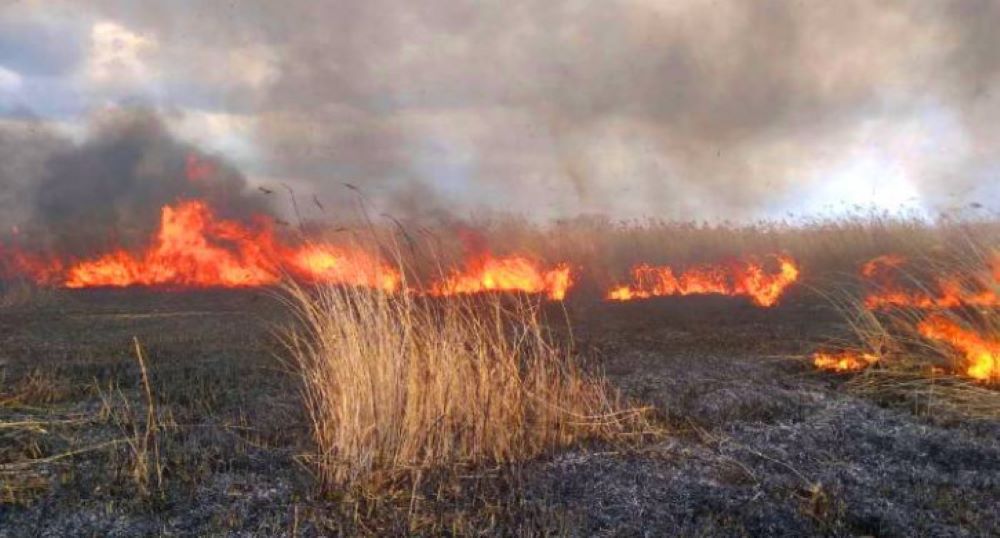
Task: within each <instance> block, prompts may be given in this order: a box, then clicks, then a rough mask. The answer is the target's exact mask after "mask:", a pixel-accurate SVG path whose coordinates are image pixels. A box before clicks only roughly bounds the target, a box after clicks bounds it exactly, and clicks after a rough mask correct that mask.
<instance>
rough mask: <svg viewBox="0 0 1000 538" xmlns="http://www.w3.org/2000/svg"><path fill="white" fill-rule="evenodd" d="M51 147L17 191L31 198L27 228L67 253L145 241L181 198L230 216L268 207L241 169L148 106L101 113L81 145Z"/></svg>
mask: <svg viewBox="0 0 1000 538" xmlns="http://www.w3.org/2000/svg"><path fill="white" fill-rule="evenodd" d="M50 146H55V147H54V148H50V150H49V151H48V152H47V155H45V157H44V159H41V160H40V161H41V162H35V163H34V164H33V168H34V170H26V171H25V172H26V174H28V175H30V173H32V172H34V173H35V174H37V176H36V177H35V178H34V179H33V180H30V179H29V180H27V181H26V182H25V184H24V185H22V186H21V187H20V188H18V189H17V192H16V196H18V197H20V199H21V200H24V201H26V202H27V203H26V207H25V211H26V212H27V215H25V216H26V219H25V221H26V222H25V224H24V225H23V227H22V228H21V233H22V234H23V235H26V236H28V237H30V238H31V239H32V243H33V244H34V245H45V246H46V247H47V248H48V249H49V250H52V251H54V252H57V253H60V254H63V255H76V256H83V255H87V254H93V253H94V252H97V251H101V250H105V249H108V248H117V247H124V248H132V247H137V246H140V245H143V244H145V243H147V242H148V240H149V237H150V236H151V235H152V234H153V233H154V231H155V229H156V227H157V224H158V222H159V217H160V209H161V208H162V207H163V206H164V205H166V204H171V203H175V202H177V201H180V200H187V199H195V198H197V199H204V200H206V201H208V202H209V203H210V204H211V206H212V207H213V208H214V209H215V210H216V211H217V212H218V214H220V215H221V216H223V217H227V218H237V219H245V218H249V217H250V216H251V215H254V214H259V213H266V212H267V211H268V208H267V206H266V204H265V202H264V197H262V196H259V195H255V194H253V193H250V192H249V191H248V190H247V189H246V180H245V178H244V177H243V175H242V174H241V173H240V172H239V171H238V170H236V169H235V168H233V167H232V166H230V165H229V164H227V163H226V162H225V161H223V160H221V159H220V158H218V157H214V156H212V155H208V154H206V153H204V152H202V151H200V150H199V149H198V148H196V147H194V146H192V145H191V144H187V143H184V142H181V141H179V140H177V139H176V138H175V137H174V136H173V135H171V133H170V132H169V131H168V130H167V128H166V126H165V125H164V124H163V122H162V121H161V119H160V118H159V117H158V116H157V115H155V114H154V113H151V112H148V111H142V110H125V111H122V110H116V111H113V112H110V113H106V114H103V115H100V116H98V117H96V118H95V119H94V120H93V122H92V124H91V126H90V130H89V133H88V135H87V137H86V139H85V140H84V141H83V142H82V143H80V144H70V143H68V142H66V141H59V142H58V143H55V144H50ZM36 160H38V159H36ZM22 161H23V159H22ZM258 194H259V193H258Z"/></svg>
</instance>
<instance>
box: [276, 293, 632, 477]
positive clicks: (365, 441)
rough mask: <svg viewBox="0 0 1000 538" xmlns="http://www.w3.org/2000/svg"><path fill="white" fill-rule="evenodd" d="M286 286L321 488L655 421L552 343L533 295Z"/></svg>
mask: <svg viewBox="0 0 1000 538" xmlns="http://www.w3.org/2000/svg"><path fill="white" fill-rule="evenodd" d="M289 298H290V303H291V304H292V306H293V308H294V310H295V312H296V313H297V316H298V318H299V320H300V322H301V325H300V327H299V328H297V329H295V330H294V331H292V332H290V333H289V334H288V335H287V339H286V340H287V343H288V346H289V349H290V350H291V355H292V357H293V358H294V362H295V365H296V367H297V369H298V372H299V373H300V375H301V379H302V382H303V392H304V396H305V401H306V404H307V406H308V409H309V413H310V418H311V424H312V435H313V438H314V441H315V444H316V447H317V453H316V454H315V456H314V457H313V458H311V461H312V463H313V464H314V468H315V469H316V472H317V474H318V476H319V479H320V480H321V482H322V484H323V485H324V486H325V487H326V489H327V490H328V491H333V490H337V489H340V488H343V487H345V486H346V487H347V488H348V489H355V490H357V488H360V489H361V490H362V491H365V492H384V491H387V490H392V489H394V487H397V486H400V485H402V484H410V485H412V487H414V488H415V487H416V485H417V483H418V482H420V481H421V480H422V479H423V478H425V477H427V476H432V475H436V474H438V473H439V472H441V471H443V472H445V473H446V474H447V473H448V472H451V471H453V470H456V469H461V468H466V467H468V466H474V465H482V464H507V463H512V462H518V461H523V460H525V459H528V458H532V457H536V456H539V455H541V454H545V453H548V452H550V451H552V450H555V449H557V448H560V447H566V446H568V445H571V444H573V443H576V442H579V441H582V440H587V439H602V440H618V439H622V438H625V437H628V436H635V435H637V434H642V433H645V432H648V431H650V430H651V425H650V422H649V421H648V416H647V415H648V409H645V408H637V407H632V406H630V405H628V404H627V403H626V402H624V401H623V400H622V399H621V397H620V396H619V395H618V393H617V392H616V391H615V390H613V389H612V388H610V387H609V386H608V384H607V383H606V382H605V381H604V380H603V379H602V378H600V377H597V376H594V375H589V374H587V373H585V372H584V371H583V370H581V368H580V367H579V366H577V365H576V364H574V362H573V361H572V360H571V358H570V357H569V356H568V354H567V353H566V352H564V351H562V350H560V349H559V348H558V347H557V346H556V345H555V344H553V342H552V339H551V338H550V337H549V335H548V333H547V332H546V329H544V328H543V325H542V322H541V321H540V319H539V318H540V313H539V311H538V309H537V305H535V304H532V303H531V302H530V301H529V300H528V299H525V298H520V299H516V300H513V301H503V300H501V298H499V297H497V296H492V295H491V296H480V297H465V298H452V299H448V300H445V301H434V300H431V299H427V298H421V297H416V296H413V295H409V294H397V295H389V294H383V293H377V292H370V291H365V290H360V289H352V288H336V287H325V288H321V289H318V290H307V289H303V288H298V287H291V288H290V289H289Z"/></svg>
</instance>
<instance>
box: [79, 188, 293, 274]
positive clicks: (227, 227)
mask: <svg viewBox="0 0 1000 538" xmlns="http://www.w3.org/2000/svg"><path fill="white" fill-rule="evenodd" d="M273 248H274V244H273V236H272V233H271V229H270V227H269V226H268V225H266V224H264V223H261V225H260V226H259V227H258V229H248V228H246V227H244V226H243V225H241V224H240V223H237V222H233V221H227V220H217V219H215V218H214V216H213V215H212V212H211V211H210V210H209V208H208V206H207V205H206V204H205V203H204V202H201V201H189V202H183V203H180V204H178V205H176V206H166V207H164V208H163V209H162V211H161V214H160V227H159V230H157V234H156V238H155V239H154V241H153V244H152V245H151V246H150V247H149V248H148V249H147V250H146V251H145V252H143V253H142V254H139V255H133V254H132V253H130V252H127V251H124V250H117V251H114V252H111V253H109V254H106V255H104V256H101V257H100V258H97V259H94V260H87V261H83V262H80V263H77V264H75V265H73V266H71V267H70V268H69V271H68V274H67V277H66V280H65V282H64V283H63V284H64V285H65V286H66V287H67V288H86V287H94V286H118V287H123V286H137V285H138V286H162V285H175V286H192V287H205V286H222V287H243V286H264V285H268V284H273V283H275V282H276V281H277V280H278V271H277V268H276V267H275V265H274V260H273V259H270V258H269V257H268V253H269V251H272V250H273Z"/></svg>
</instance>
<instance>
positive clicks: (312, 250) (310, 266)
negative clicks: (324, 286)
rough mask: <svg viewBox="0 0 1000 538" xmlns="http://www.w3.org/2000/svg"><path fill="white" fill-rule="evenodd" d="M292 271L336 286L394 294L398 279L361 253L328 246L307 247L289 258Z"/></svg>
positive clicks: (390, 271)
mask: <svg viewBox="0 0 1000 538" xmlns="http://www.w3.org/2000/svg"><path fill="white" fill-rule="evenodd" d="M290 265H291V267H292V268H293V271H294V272H296V273H298V274H299V275H302V276H303V277H304V278H307V279H309V280H313V281H321V282H328V283H338V284H351V285H355V286H365V287H369V288H379V289H381V290H384V291H389V292H392V291H397V290H398V289H399V288H400V284H401V283H402V279H401V278H400V273H399V271H396V270H395V269H393V268H392V267H390V266H388V265H386V264H384V263H382V262H381V261H379V260H377V259H375V258H373V257H370V256H368V255H367V254H365V253H364V252H360V251H355V250H347V249H344V248H340V247H334V246H332V245H307V246H305V247H302V248H300V249H298V250H297V251H295V252H294V253H293V254H292V256H291V257H290Z"/></svg>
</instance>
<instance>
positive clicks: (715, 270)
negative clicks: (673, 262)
mask: <svg viewBox="0 0 1000 538" xmlns="http://www.w3.org/2000/svg"><path fill="white" fill-rule="evenodd" d="M775 259H776V260H777V262H778V271H777V272H775V273H769V272H767V271H766V270H765V269H764V265H763V264H762V263H759V262H758V261H756V260H747V261H741V262H735V263H732V264H728V265H700V266H695V267H691V268H688V269H687V270H685V271H684V272H683V273H681V274H680V275H679V276H678V275H676V274H675V273H674V270H673V268H671V267H669V266H650V265H647V264H640V265H637V266H635V267H634V268H632V283H631V284H628V285H620V286H615V287H614V288H612V289H611V290H609V291H608V293H607V298H608V299H610V300H612V301H630V300H633V299H647V298H649V297H662V296H668V295H693V294H719V295H730V296H738V295H742V296H747V297H750V299H751V300H752V301H753V302H754V304H756V305H758V306H763V307H770V306H774V305H775V304H777V302H778V299H780V298H781V295H782V294H783V293H784V291H785V289H787V288H788V286H790V285H791V284H792V283H794V282H795V281H797V280H798V278H799V272H800V271H799V266H798V264H797V263H796V262H795V260H793V259H792V258H790V257H788V256H784V255H780V256H775Z"/></svg>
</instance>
